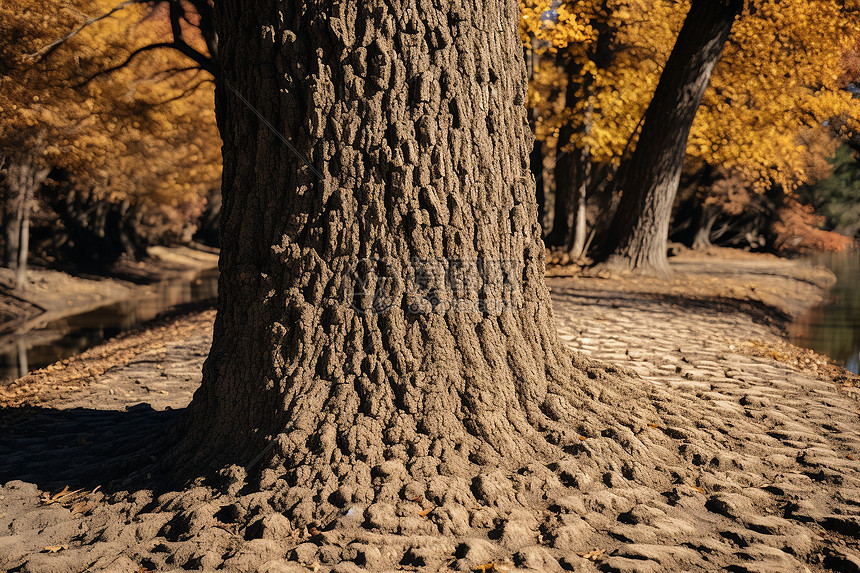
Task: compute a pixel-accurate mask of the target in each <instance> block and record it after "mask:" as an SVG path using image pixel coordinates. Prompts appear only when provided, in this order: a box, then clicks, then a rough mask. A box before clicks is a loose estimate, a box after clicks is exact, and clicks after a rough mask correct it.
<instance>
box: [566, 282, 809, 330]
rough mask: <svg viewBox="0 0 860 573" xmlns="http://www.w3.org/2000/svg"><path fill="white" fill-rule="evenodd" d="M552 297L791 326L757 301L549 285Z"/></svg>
mask: <svg viewBox="0 0 860 573" xmlns="http://www.w3.org/2000/svg"><path fill="white" fill-rule="evenodd" d="M552 296H553V299H554V300H555V301H558V302H560V301H570V302H573V303H574V304H589V305H598V306H604V307H607V308H611V309H617V308H622V307H630V308H634V309H638V310H642V309H647V308H648V306H649V305H653V306H654V308H655V309H662V308H669V307H673V308H676V309H679V310H681V311H683V310H685V309H686V310H691V311H696V312H702V311H706V312H713V313H724V314H736V313H738V312H739V311H740V312H743V313H745V314H747V315H748V316H749V317H750V318H751V319H752V320H753V321H754V322H756V323H759V324H762V325H764V326H767V327H770V328H775V329H776V330H777V331H779V332H784V331H785V329H786V327H787V326H788V325H789V324H791V322H792V321H793V317H792V316H791V315H790V314H788V313H787V312H785V311H784V310H782V309H780V308H777V307H775V306H771V305H769V304H767V303H765V302H762V301H758V300H751V299H747V300H743V299H738V298H731V297H724V296H704V297H697V296H695V295H689V296H684V295H677V294H668V293H650V292H629V291H622V290H615V289H604V290H598V289H594V288H589V289H587V290H583V289H578V288H576V287H564V286H558V285H556V284H553V285H552Z"/></svg>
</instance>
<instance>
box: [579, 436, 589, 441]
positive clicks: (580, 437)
mask: <svg viewBox="0 0 860 573" xmlns="http://www.w3.org/2000/svg"><path fill="white" fill-rule="evenodd" d="M579 439H580V440H582V441H583V442H584V441H585V440H587V439H588V438H586V437H585V436H579Z"/></svg>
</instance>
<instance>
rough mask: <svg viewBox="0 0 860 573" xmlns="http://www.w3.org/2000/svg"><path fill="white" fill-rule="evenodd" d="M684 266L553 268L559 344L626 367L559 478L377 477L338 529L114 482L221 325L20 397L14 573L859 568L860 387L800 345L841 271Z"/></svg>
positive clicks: (175, 400)
mask: <svg viewBox="0 0 860 573" xmlns="http://www.w3.org/2000/svg"><path fill="white" fill-rule="evenodd" d="M672 265H673V269H674V271H675V274H674V275H673V277H672V278H670V279H667V280H658V279H647V280H643V279H638V278H637V279H630V278H625V277H619V276H612V275H599V276H582V275H578V276H558V275H565V274H570V273H569V269H566V268H553V269H550V275H556V276H555V277H552V278H549V279H548V283H549V285H550V287H551V289H552V295H553V310H554V315H555V321H556V326H557V327H558V331H559V335H560V337H561V338H562V340H563V341H564V342H565V343H567V344H568V345H569V346H570V347H571V348H573V349H575V350H577V351H578V352H579V356H581V357H582V356H590V357H591V359H597V360H599V361H602V362H601V363H600V364H604V365H606V366H600V365H599V364H597V363H593V362H589V361H588V359H586V358H577V359H575V361H576V362H577V363H578V364H580V366H581V367H583V368H584V369H586V370H587V371H588V372H589V376H593V377H594V378H596V379H597V382H595V388H594V389H593V393H594V398H593V399H594V403H595V404H596V405H597V409H596V410H595V412H594V413H589V412H583V413H582V416H583V418H582V421H581V423H579V424H578V425H577V426H576V428H575V431H574V432H573V435H574V440H573V443H572V444H571V445H570V446H567V447H565V448H564V451H563V453H560V454H559V456H560V457H559V458H558V459H554V460H546V461H545V462H542V463H533V464H528V465H527V466H526V467H523V468H521V469H520V470H519V471H517V472H513V473H511V474H502V473H500V472H493V471H491V470H490V469H487V471H486V472H485V473H481V474H480V475H478V476H476V477H475V478H474V480H473V481H472V483H471V485H469V484H467V486H466V488H465V490H463V491H461V489H459V485H458V484H457V483H454V482H452V483H450V484H439V483H432V484H426V485H421V484H417V485H416V484H412V485H410V486H408V487H407V488H405V489H404V490H403V491H402V492H400V491H398V492H388V493H387V494H386V495H390V496H392V497H391V499H390V500H388V501H386V502H384V503H383V502H382V501H380V499H381V496H382V495H383V494H384V493H386V483H387V481H386V480H388V479H389V478H391V479H393V476H395V475H396V474H397V472H396V471H395V469H396V468H395V469H392V468H389V467H385V468H373V475H374V476H376V477H375V478H374V482H373V483H374V488H376V491H377V497H376V498H375V501H374V502H373V503H365V504H362V503H345V504H344V506H343V513H342V514H341V515H337V516H333V517H332V520H331V521H330V522H329V523H324V524H312V523H308V524H304V525H303V526H297V525H296V524H293V523H290V522H289V521H288V520H287V519H286V518H285V517H284V516H283V515H281V514H280V513H279V512H278V511H277V510H276V505H277V504H274V503H272V500H273V496H272V493H271V491H273V490H277V489H278V487H285V486H283V484H282V485H281V486H279V485H278V484H279V481H278V479H277V476H266V475H265V472H263V473H264V475H263V477H262V478H261V479H262V481H263V482H266V483H268V484H269V485H268V486H266V487H265V488H263V489H267V491H263V492H257V491H255V489H257V488H254V487H249V486H250V484H251V480H250V478H249V477H248V476H247V475H246V472H245V470H244V469H243V468H233V469H231V470H229V471H227V472H224V473H223V474H222V476H221V479H220V481H219V480H215V481H211V480H210V481H209V482H197V483H195V484H192V485H191V486H189V487H188V488H187V489H185V490H184V491H172V490H170V489H165V488H164V487H163V486H162V485H161V482H160V481H159V479H158V478H159V476H157V475H152V474H151V473H150V474H146V475H140V473H141V472H140V471H138V472H137V473H136V474H134V475H135V476H136V477H134V478H133V479H132V478H129V479H127V480H126V481H124V482H123V481H122V480H120V481H119V482H117V481H113V482H108V481H107V474H106V468H108V467H110V468H111V469H112V471H115V470H116V467H117V464H125V467H126V468H127V469H128V474H129V475H132V470H140V468H142V467H144V468H145V467H147V464H148V463H150V462H152V461H154V460H153V459H149V458H148V454H147V453H142V454H141V453H136V452H138V451H139V443H140V441H141V439H144V440H146V439H149V440H150V441H154V439H155V438H156V437H157V436H158V435H159V434H161V433H163V432H165V431H166V428H168V427H169V424H170V423H171V422H172V421H174V420H175V419H176V417H177V416H178V415H179V413H180V412H181V409H182V408H183V407H185V406H186V405H187V404H188V402H189V401H190V400H191V397H192V395H193V392H194V390H195V388H196V387H197V385H198V384H199V381H200V368H201V365H202V362H203V360H204V359H205V356H206V353H207V352H208V347H209V344H210V340H211V325H212V321H213V319H214V313H213V311H204V312H195V313H190V314H189V313H186V314H180V315H175V316H172V317H167V318H165V319H162V320H161V321H159V322H158V323H156V324H153V325H152V326H151V328H148V329H146V330H141V331H137V332H133V333H129V334H127V335H124V336H121V337H119V338H118V339H115V340H113V341H110V342H108V343H107V344H105V345H103V346H101V347H98V348H94V349H91V350H90V351H87V352H85V353H84V354H83V355H81V356H79V357H76V358H74V359H70V360H67V361H64V362H63V363H59V364H56V365H53V366H51V367H49V368H46V369H44V370H42V371H39V372H35V373H33V374H31V375H29V376H27V377H25V378H22V379H20V380H19V381H17V382H16V383H14V384H13V385H11V386H8V387H5V388H2V389H0V403H2V404H3V405H4V406H5V407H4V408H3V409H2V410H0V428H2V432H0V436H2V437H0V483H5V485H3V486H2V487H0V532H2V534H3V535H5V537H0V569H7V570H14V571H40V572H42V571H45V572H47V571H52V572H53V571H55V572H64V571H70V572H71V571H155V570H158V571H162V570H177V571H181V570H189V569H197V570H213V569H216V568H220V569H223V570H228V571H268V572H292V571H295V572H298V571H315V572H316V571H338V572H348V571H361V570H371V571H393V570H459V571H482V572H484V573H486V572H489V571H512V570H531V571H563V570H567V571H625V572H646V571H682V570H684V571H711V570H726V571H774V572H776V571H828V570H830V571H860V542H858V539H860V477H858V471H857V470H858V469H860V461H858V460H860V404H858V390H857V389H856V388H855V387H854V385H856V384H857V378H856V377H855V376H852V375H851V374H850V373H847V372H845V371H844V370H841V369H839V368H838V367H835V366H833V365H831V364H829V363H828V361H827V360H826V359H825V358H824V357H821V356H818V355H816V354H815V353H813V352H811V351H807V350H803V349H798V348H796V347H793V346H792V345H790V344H788V343H787V342H786V341H785V339H784V338H783V334H784V327H785V326H786V324H787V321H788V320H790V319H791V317H793V316H795V315H797V314H798V313H800V312H801V311H802V310H804V309H805V308H807V307H809V306H810V305H812V304H815V303H816V302H817V301H818V300H820V298H821V296H822V293H823V288H825V287H826V286H827V285H828V284H830V283H831V282H832V280H833V277H832V275H831V274H830V273H829V272H827V271H825V270H822V269H813V268H810V267H808V266H805V265H804V264H802V263H797V262H791V261H785V260H781V259H778V258H776V257H769V256H764V255H743V254H740V253H737V252H735V251H731V252H726V251H720V250H716V251H713V252H711V254H709V255H699V254H692V253H686V254H683V255H681V256H679V257H675V258H673V260H672ZM607 368H609V369H610V370H611V371H614V372H616V373H617V374H616V376H615V377H614V378H612V380H613V383H612V387H605V388H604V387H600V384H601V383H602V382H601V381H600V380H601V376H603V374H601V372H603V371H604V370H606V369H607ZM631 402H632V404H631ZM646 402H647V403H646ZM637 404H638V405H637ZM615 412H617V415H616V414H614V413H615ZM618 452H620V453H621V455H620V457H619V455H618ZM383 465H384V464H383ZM153 467H155V466H153ZM146 471H147V470H145V469H144V470H143V472H146ZM413 490H414V491H413ZM419 490H420V491H419ZM464 492H465V493H464ZM281 493H284V492H281ZM285 495H289V492H286V494H285ZM453 498H456V499H453Z"/></svg>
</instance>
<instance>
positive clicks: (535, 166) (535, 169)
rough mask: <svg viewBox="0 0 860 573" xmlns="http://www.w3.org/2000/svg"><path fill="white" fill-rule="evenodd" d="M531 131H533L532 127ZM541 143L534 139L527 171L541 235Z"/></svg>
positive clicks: (543, 204)
mask: <svg viewBox="0 0 860 573" xmlns="http://www.w3.org/2000/svg"><path fill="white" fill-rule="evenodd" d="M532 129H534V128H533V127H532ZM543 150H544V145H543V142H542V141H541V140H539V139H535V143H534V146H533V147H532V150H531V153H529V169H530V170H531V172H532V175H533V176H534V177H535V199H536V200H537V217H538V225H540V227H541V234H542V235H543V234H544V233H543V229H544V222H543V220H544V215H545V214H546V186H545V185H544V180H543Z"/></svg>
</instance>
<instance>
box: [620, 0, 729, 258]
mask: <svg viewBox="0 0 860 573" xmlns="http://www.w3.org/2000/svg"><path fill="white" fill-rule="evenodd" d="M742 7H743V2H742V1H741V0H720V1H715V0H694V1H693V3H692V5H691V8H690V12H689V13H688V14H687V17H686V19H685V20H684V25H683V27H682V28H681V32H680V33H679V35H678V39H677V40H676V42H675V46H674V48H673V49H672V54H671V56H670V57H669V61H668V62H667V63H666V66H665V68H664V70H663V74H662V75H661V77H660V83H659V84H658V86H657V90H656V91H655V93H654V97H653V99H652V100H651V103H650V105H649V106H648V110H647V111H646V113H645V120H644V124H643V126H642V133H641V135H640V136H639V141H638V143H637V145H636V151H635V152H634V154H633V157H632V158H631V160H630V166H629V170H628V172H627V174H626V178H625V181H624V183H623V186H622V190H623V195H622V198H621V203H620V205H619V208H618V212H617V214H616V217H615V220H614V221H613V235H614V236H613V250H612V254H611V255H610V257H609V260H608V261H607V264H608V265H609V266H610V267H613V268H617V269H619V270H632V271H638V272H654V273H657V274H667V273H668V272H669V266H668V261H667V259H666V241H667V236H668V232H669V222H670V218H671V214H672V204H673V202H674V198H675V193H676V192H677V190H678V183H679V181H680V176H681V168H682V167H683V165H684V158H685V153H686V147H687V138H688V137H689V134H690V128H691V126H692V124H693V119H694V118H695V116H696V111H697V110H698V107H699V103H700V102H701V100H702V96H703V95H704V92H705V88H706V87H707V85H708V82H709V80H710V77H711V73H712V71H713V69H714V66H716V64H717V62H718V61H719V58H720V54H721V53H722V49H723V46H724V44H725V42H726V40H727V38H728V36H729V32H730V31H731V28H732V25H733V23H734V21H735V18H736V17H737V15H738V14H739V13H740V11H741V9H742Z"/></svg>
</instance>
